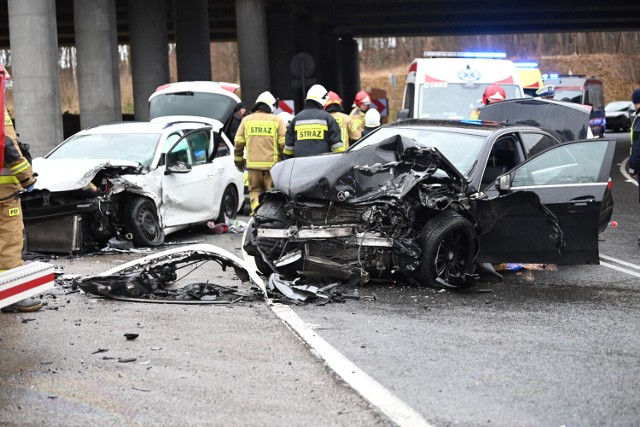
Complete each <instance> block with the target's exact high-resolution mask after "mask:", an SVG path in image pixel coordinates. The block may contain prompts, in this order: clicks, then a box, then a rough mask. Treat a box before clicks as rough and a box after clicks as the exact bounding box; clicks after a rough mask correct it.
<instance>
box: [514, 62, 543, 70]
mask: <svg viewBox="0 0 640 427" xmlns="http://www.w3.org/2000/svg"><path fill="white" fill-rule="evenodd" d="M515 65H516V68H527V69H529V68H531V69H535V68H538V63H537V62H516V63H515Z"/></svg>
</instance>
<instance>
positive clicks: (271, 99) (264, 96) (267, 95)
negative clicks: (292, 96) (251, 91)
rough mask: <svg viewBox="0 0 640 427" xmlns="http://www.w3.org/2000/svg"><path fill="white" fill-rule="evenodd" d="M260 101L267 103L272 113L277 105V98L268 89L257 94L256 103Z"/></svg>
mask: <svg viewBox="0 0 640 427" xmlns="http://www.w3.org/2000/svg"><path fill="white" fill-rule="evenodd" d="M260 103H263V104H266V105H268V106H269V108H270V109H271V112H272V113H273V112H274V111H275V109H276V107H277V106H278V100H277V99H276V97H275V96H273V95H272V94H271V92H269V91H266V92H262V93H261V94H260V95H258V98H256V104H260Z"/></svg>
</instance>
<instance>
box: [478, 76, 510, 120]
mask: <svg viewBox="0 0 640 427" xmlns="http://www.w3.org/2000/svg"><path fill="white" fill-rule="evenodd" d="M505 99H507V93H506V92H505V91H504V88H503V87H502V86H500V85H498V84H496V83H494V84H492V85H491V86H487V87H486V88H485V90H484V92H483V93H482V103H483V104H484V105H489V104H495V103H496V102H500V101H504V100H505ZM479 117H480V110H478V109H477V108H474V109H473V110H472V111H471V115H470V118H471V119H472V120H478V118H479Z"/></svg>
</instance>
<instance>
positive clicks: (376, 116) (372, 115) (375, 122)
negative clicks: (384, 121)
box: [364, 108, 380, 128]
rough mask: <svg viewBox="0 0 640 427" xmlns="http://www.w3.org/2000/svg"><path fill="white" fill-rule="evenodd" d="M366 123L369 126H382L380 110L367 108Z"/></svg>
mask: <svg viewBox="0 0 640 427" xmlns="http://www.w3.org/2000/svg"><path fill="white" fill-rule="evenodd" d="M364 125H365V126H366V127H368V128H375V127H378V126H380V112H379V111H378V110H376V109H375V108H371V109H369V110H367V112H366V113H365V115H364Z"/></svg>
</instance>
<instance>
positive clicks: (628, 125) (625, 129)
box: [622, 120, 631, 132]
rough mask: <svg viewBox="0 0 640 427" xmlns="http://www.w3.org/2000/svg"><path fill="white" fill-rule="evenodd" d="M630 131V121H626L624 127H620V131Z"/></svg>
mask: <svg viewBox="0 0 640 427" xmlns="http://www.w3.org/2000/svg"><path fill="white" fill-rule="evenodd" d="M630 129H631V121H630V120H627V121H626V123H625V124H624V126H623V127H622V131H623V132H629V130H630Z"/></svg>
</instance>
